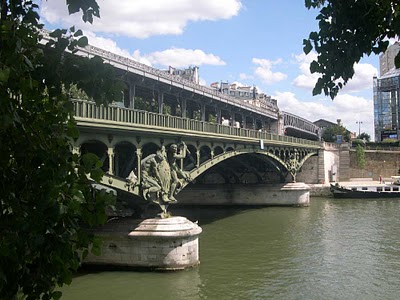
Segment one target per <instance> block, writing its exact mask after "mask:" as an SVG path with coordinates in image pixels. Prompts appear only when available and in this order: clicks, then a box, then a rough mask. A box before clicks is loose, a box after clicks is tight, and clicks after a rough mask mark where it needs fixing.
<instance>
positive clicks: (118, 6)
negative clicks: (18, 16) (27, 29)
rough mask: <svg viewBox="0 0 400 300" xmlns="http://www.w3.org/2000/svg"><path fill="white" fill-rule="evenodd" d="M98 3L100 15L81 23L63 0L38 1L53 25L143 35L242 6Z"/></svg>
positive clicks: (229, 0) (183, 0)
mask: <svg viewBox="0 0 400 300" xmlns="http://www.w3.org/2000/svg"><path fill="white" fill-rule="evenodd" d="M98 4H99V5H100V16H101V18H100V19H98V18H95V19H94V21H93V25H90V24H84V23H83V22H82V21H81V14H80V13H77V14H74V15H72V16H69V15H68V11H67V7H66V5H65V1H64V0H52V1H42V3H41V9H40V15H41V16H42V17H43V18H44V19H45V20H46V22H48V23H50V24H53V25H58V26H61V25H62V26H65V27H70V26H72V25H77V27H79V28H83V29H89V28H90V30H91V31H93V32H103V33H112V34H118V35H124V36H129V37H137V38H147V37H150V36H153V35H166V34H175V35H178V34H181V33H182V32H183V30H184V29H185V27H186V26H187V24H188V23H189V22H196V21H206V20H208V21H216V20H220V19H229V18H232V17H234V16H236V15H237V14H238V13H239V11H240V9H241V7H242V3H241V1H240V0H218V1H215V0H202V1H191V0H180V1H168V3H167V5H165V4H166V2H165V0H136V1H131V0H119V1H113V0H103V1H99V2H98Z"/></svg>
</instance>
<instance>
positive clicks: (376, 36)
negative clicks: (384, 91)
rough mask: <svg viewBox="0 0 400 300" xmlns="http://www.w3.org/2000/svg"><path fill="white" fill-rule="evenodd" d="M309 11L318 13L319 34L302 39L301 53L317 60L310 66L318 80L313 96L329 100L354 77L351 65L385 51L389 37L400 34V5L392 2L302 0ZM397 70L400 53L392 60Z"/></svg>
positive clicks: (371, 0) (314, 33) (312, 34)
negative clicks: (312, 9)
mask: <svg viewBox="0 0 400 300" xmlns="http://www.w3.org/2000/svg"><path fill="white" fill-rule="evenodd" d="M305 6H306V7H307V8H308V9H311V8H318V9H319V10H320V12H319V15H318V16H317V18H316V19H317V20H318V21H319V31H318V32H311V33H310V35H309V37H308V39H304V40H303V45H304V52H305V54H308V53H309V52H310V51H311V50H312V49H314V50H315V51H316V52H317V53H318V58H317V60H316V61H313V62H312V63H311V64H310V71H311V73H319V74H320V77H319V79H318V81H317V83H316V85H315V87H314V89H313V95H318V94H321V93H322V92H324V94H325V95H329V96H330V97H331V98H332V99H333V98H335V96H336V95H337V93H338V92H339V90H340V89H341V88H342V87H343V86H344V85H345V84H346V83H347V82H348V80H349V79H351V78H352V77H353V75H354V63H356V62H359V61H360V59H361V58H362V57H363V55H365V54H366V55H370V54H371V53H375V54H379V53H381V52H384V51H385V50H386V49H387V47H388V45H389V41H388V39H389V38H395V37H396V36H399V34H400V3H399V1H394V0H363V1H358V0H305ZM395 64H396V66H397V67H400V53H399V54H398V55H397V56H396V58H395Z"/></svg>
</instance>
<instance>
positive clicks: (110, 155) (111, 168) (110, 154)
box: [107, 147, 115, 175]
mask: <svg viewBox="0 0 400 300" xmlns="http://www.w3.org/2000/svg"><path fill="white" fill-rule="evenodd" d="M107 153H108V162H109V169H108V173H109V174H110V175H114V174H115V172H114V157H115V153H114V148H112V147H111V148H108V151H107Z"/></svg>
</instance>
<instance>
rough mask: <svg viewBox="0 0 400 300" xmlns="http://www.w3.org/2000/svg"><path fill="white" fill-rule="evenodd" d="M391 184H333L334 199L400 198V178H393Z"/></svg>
mask: <svg viewBox="0 0 400 300" xmlns="http://www.w3.org/2000/svg"><path fill="white" fill-rule="evenodd" d="M391 179H392V181H391V182H390V183H379V184H372V183H371V184H365V183H364V184H349V185H346V186H343V185H340V184H339V183H336V184H331V188H330V189H331V192H332V194H333V197H334V198H360V199H362V198H399V199H400V176H391Z"/></svg>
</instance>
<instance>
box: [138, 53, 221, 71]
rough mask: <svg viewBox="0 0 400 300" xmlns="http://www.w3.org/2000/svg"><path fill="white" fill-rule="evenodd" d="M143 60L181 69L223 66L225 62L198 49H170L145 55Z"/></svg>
mask: <svg viewBox="0 0 400 300" xmlns="http://www.w3.org/2000/svg"><path fill="white" fill-rule="evenodd" d="M145 58H146V59H147V60H148V61H150V62H151V63H152V64H159V65H163V66H172V67H174V68H182V67H187V66H189V65H195V66H201V65H216V66H223V65H225V62H224V61H223V60H221V58H219V57H218V56H215V55H214V54H207V53H205V52H203V51H202V50H199V49H196V50H192V49H182V48H171V49H167V50H164V51H156V52H152V53H150V54H146V55H145Z"/></svg>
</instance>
